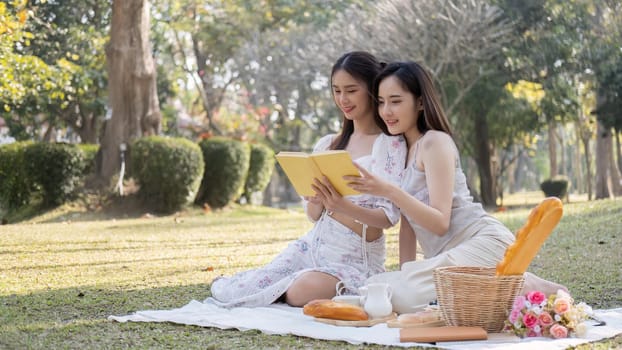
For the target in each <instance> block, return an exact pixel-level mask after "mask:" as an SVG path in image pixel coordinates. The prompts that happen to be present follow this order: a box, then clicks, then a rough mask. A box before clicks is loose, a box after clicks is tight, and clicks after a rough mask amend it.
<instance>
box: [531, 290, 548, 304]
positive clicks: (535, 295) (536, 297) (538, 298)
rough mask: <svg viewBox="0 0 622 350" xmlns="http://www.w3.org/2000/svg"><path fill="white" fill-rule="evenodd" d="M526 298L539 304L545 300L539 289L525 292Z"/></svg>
mask: <svg viewBox="0 0 622 350" xmlns="http://www.w3.org/2000/svg"><path fill="white" fill-rule="evenodd" d="M527 300H529V302H530V303H532V304H535V305H540V303H542V302H543V301H545V300H546V295H544V293H542V292H539V291H533V292H529V293H527Z"/></svg>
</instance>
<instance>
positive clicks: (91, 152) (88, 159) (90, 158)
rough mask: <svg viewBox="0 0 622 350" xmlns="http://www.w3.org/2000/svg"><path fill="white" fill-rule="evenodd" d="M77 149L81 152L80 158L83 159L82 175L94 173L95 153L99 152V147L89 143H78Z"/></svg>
mask: <svg viewBox="0 0 622 350" xmlns="http://www.w3.org/2000/svg"><path fill="white" fill-rule="evenodd" d="M78 148H79V149H80V151H82V157H83V158H84V169H83V171H82V173H83V174H84V175H90V174H93V173H94V172H95V157H96V156H97V151H99V145H96V144H91V143H80V144H78Z"/></svg>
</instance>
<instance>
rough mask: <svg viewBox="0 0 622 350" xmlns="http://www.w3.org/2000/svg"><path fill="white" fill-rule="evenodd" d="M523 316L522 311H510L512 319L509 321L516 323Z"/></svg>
mask: <svg viewBox="0 0 622 350" xmlns="http://www.w3.org/2000/svg"><path fill="white" fill-rule="evenodd" d="M520 316H521V312H520V309H512V311H510V317H509V320H510V322H512V323H515V322H516V321H517V320H518V319H519V318H520Z"/></svg>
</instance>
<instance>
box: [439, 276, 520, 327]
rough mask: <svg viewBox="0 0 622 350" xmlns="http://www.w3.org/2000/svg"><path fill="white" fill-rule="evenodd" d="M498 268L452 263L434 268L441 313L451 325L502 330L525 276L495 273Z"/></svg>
mask: <svg viewBox="0 0 622 350" xmlns="http://www.w3.org/2000/svg"><path fill="white" fill-rule="evenodd" d="M495 271H496V269H495V268H486V267H464V266H449V267H439V268H437V269H435V270H434V283H435V287H436V295H437V298H438V304H439V308H440V310H441V315H442V317H443V319H445V322H446V323H447V325H449V326H478V327H482V328H484V329H485V330H486V331H488V332H491V333H496V332H500V331H501V330H502V329H503V326H504V322H505V320H506V319H507V318H508V313H509V311H510V310H511V309H512V304H513V303H514V299H515V298H516V296H517V295H518V293H520V291H521V289H522V288H523V282H524V278H523V275H511V276H496V275H495Z"/></svg>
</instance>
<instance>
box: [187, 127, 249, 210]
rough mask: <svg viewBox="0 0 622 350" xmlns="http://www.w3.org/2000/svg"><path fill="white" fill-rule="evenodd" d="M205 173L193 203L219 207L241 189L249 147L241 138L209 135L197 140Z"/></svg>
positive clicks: (235, 197)
mask: <svg viewBox="0 0 622 350" xmlns="http://www.w3.org/2000/svg"><path fill="white" fill-rule="evenodd" d="M199 146H200V147H201V151H202V152H203V159H204V160H205V173H204V174H203V181H202V182H201V187H200V189H199V193H198V195H197V198H196V200H195V203H197V204H199V205H203V204H205V203H207V205H209V206H210V207H211V208H215V209H218V208H223V207H225V206H226V205H227V204H229V203H231V202H232V201H234V200H236V199H238V198H239V197H240V196H241V195H242V193H243V192H244V184H245V183H246V177H247V176H248V168H249V165H250V158H251V149H250V146H249V145H248V144H247V143H244V142H242V141H238V140H234V139H229V138H224V137H212V138H209V139H204V140H202V141H201V142H199Z"/></svg>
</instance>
